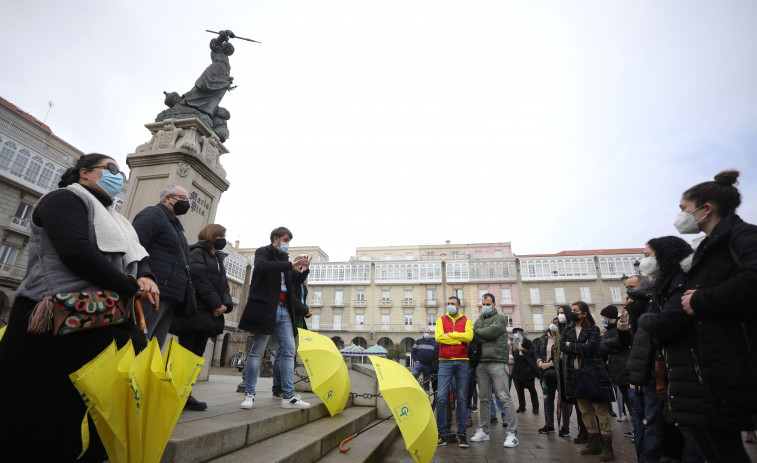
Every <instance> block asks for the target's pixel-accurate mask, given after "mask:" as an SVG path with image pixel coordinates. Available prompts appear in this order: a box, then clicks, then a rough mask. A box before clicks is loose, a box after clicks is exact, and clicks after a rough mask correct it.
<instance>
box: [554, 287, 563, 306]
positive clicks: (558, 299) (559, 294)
mask: <svg viewBox="0 0 757 463" xmlns="http://www.w3.org/2000/svg"><path fill="white" fill-rule="evenodd" d="M555 303H557V304H565V288H555Z"/></svg>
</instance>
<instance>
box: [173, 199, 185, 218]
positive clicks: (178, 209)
mask: <svg viewBox="0 0 757 463" xmlns="http://www.w3.org/2000/svg"><path fill="white" fill-rule="evenodd" d="M173 211H174V213H175V214H176V215H184V214H186V213H187V212H189V201H186V200H184V199H181V200H179V201H176V202H175V203H173Z"/></svg>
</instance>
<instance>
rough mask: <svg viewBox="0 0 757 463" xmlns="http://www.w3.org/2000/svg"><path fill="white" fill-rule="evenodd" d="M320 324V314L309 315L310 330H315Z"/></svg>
mask: <svg viewBox="0 0 757 463" xmlns="http://www.w3.org/2000/svg"><path fill="white" fill-rule="evenodd" d="M320 324H321V316H320V315H319V314H313V315H312V316H311V317H310V328H311V329H312V330H317V329H318V328H319V327H320Z"/></svg>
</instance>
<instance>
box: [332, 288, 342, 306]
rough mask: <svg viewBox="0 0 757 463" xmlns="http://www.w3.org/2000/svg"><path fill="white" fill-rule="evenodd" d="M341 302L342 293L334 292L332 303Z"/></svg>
mask: <svg viewBox="0 0 757 463" xmlns="http://www.w3.org/2000/svg"><path fill="white" fill-rule="evenodd" d="M343 300H344V292H343V291H334V302H335V303H336V304H341V303H342V301H343Z"/></svg>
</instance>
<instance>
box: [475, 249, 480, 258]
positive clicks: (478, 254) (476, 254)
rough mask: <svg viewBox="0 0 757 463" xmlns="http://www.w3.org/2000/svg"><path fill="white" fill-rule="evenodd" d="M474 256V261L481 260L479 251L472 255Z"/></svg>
mask: <svg viewBox="0 0 757 463" xmlns="http://www.w3.org/2000/svg"><path fill="white" fill-rule="evenodd" d="M474 256H475V257H476V259H480V258H481V251H476V252H475V253H474Z"/></svg>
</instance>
